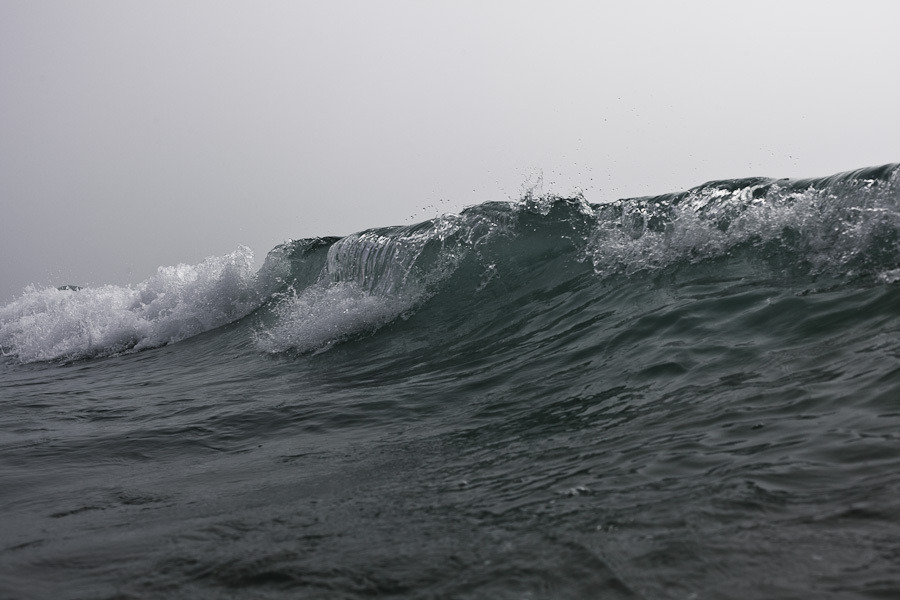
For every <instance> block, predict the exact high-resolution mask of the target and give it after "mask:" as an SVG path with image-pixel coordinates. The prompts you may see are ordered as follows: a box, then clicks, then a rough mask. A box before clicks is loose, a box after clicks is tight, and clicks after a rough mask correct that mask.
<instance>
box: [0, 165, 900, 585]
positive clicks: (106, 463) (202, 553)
mask: <svg viewBox="0 0 900 600" xmlns="http://www.w3.org/2000/svg"><path fill="white" fill-rule="evenodd" d="M251 265H252V255H251V254H250V252H249V250H247V249H245V248H241V249H239V250H238V251H236V252H235V253H233V254H230V255H227V256H224V257H218V258H210V259H207V260H206V261H204V262H203V263H201V264H200V265H196V266H187V265H179V266H177V267H170V268H161V269H160V270H159V272H158V273H157V274H156V275H155V276H154V277H152V278H150V279H148V280H147V281H145V282H143V283H141V284H138V285H136V286H128V287H117V286H102V287H93V288H92V287H85V288H81V289H28V290H26V291H25V292H24V293H23V294H22V296H21V297H19V298H18V299H17V300H15V301H14V302H12V303H10V304H7V305H6V306H4V307H2V308H0V347H2V349H3V353H4V355H5V358H3V359H0V398H2V400H3V406H4V411H3V416H2V417H0V418H2V427H3V430H4V431H7V432H9V435H8V436H4V438H3V439H0V457H3V458H2V463H0V468H2V469H3V472H4V474H5V478H6V480H7V481H10V482H13V483H14V484H15V485H10V486H7V491H5V492H0V501H2V502H3V504H2V506H3V507H4V511H5V514H6V515H7V517H8V521H7V522H8V523H9V527H7V530H8V531H6V533H5V534H4V535H5V538H6V540H5V541H4V544H3V546H2V548H0V562H2V564H4V565H7V566H8V567H9V568H8V569H7V572H8V575H4V576H3V577H2V578H0V588H3V589H8V590H10V591H9V594H8V595H11V596H13V597H17V596H22V597H66V596H65V595H66V594H67V593H68V594H70V596H72V597H75V596H79V597H80V596H91V597H94V596H96V597H106V596H115V595H118V596H124V597H128V596H135V597H142V596H164V597H176V598H177V597H185V598H188V597H190V598H195V597H232V596H234V595H246V596H248V597H251V596H252V597H298V596H302V597H313V598H319V597H321V598H329V597H342V598H363V597H371V596H373V595H382V596H394V597H404V598H406V597H409V598H425V597H447V598H482V597H496V598H521V597H535V598H537V597H548V598H551V597H552V598H594V597H610V598H644V597H646V598H684V597H692V596H696V597H705V596H711V597H722V598H731V597H740V598H770V597H797V598H828V597H834V598H869V597H893V596H895V595H897V594H900V578H898V575H897V557H898V556H900V554H898V552H900V546H898V544H897V540H898V539H900V519H898V517H897V515H898V514H900V510H898V509H900V504H898V500H897V499H898V498H900V454H898V452H897V449H898V447H900V446H898V441H900V440H898V438H897V431H898V428H900V413H898V410H897V399H898V398H900V287H898V281H900V166H898V165H886V166H882V167H876V168H869V169H860V170H857V171H853V172H848V173H842V174H838V175H834V176H832V177H827V178H820V179H808V180H774V179H762V178H752V179H739V180H728V181H716V182H710V183H707V184H704V185H701V186H698V187H696V188H693V189H691V190H687V191H684V192H679V193H673V194H666V195H662V196H654V197H643V198H632V199H623V200H619V201H616V202H612V203H607V204H599V205H598V204H590V203H588V202H586V201H585V200H584V199H583V198H578V197H576V198H559V197H552V196H547V197H534V196H532V195H526V196H525V197H524V198H522V199H521V200H520V201H518V202H488V203H485V204H481V205H478V206H474V207H471V208H468V209H466V210H464V211H462V212H461V213H460V214H458V215H445V216H442V217H439V218H436V219H432V220H429V221H425V222H423V223H419V224H415V225H410V226H402V227H385V228H378V229H371V230H367V231H363V232H359V233H356V234H353V235H350V236H347V237H343V238H335V237H323V238H311V239H303V240H293V241H290V242H287V243H285V244H282V245H280V246H278V247H276V248H275V249H273V250H272V251H271V252H269V254H268V256H267V257H266V260H265V263H264V264H263V266H262V268H261V269H259V271H257V272H255V273H254V272H253V269H252V268H251ZM36 582H37V583H36ZM70 590H78V591H77V593H76V592H70Z"/></svg>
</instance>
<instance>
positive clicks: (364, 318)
mask: <svg viewBox="0 0 900 600" xmlns="http://www.w3.org/2000/svg"><path fill="white" fill-rule="evenodd" d="M416 300H417V298H416V297H411V298H405V297H402V296H380V295H377V294H373V293H371V292H368V291H366V290H363V289H361V288H360V287H359V286H358V285H356V284H354V283H346V282H345V283H332V284H320V285H313V286H310V287H308V288H306V289H304V290H303V291H302V292H300V293H299V294H296V293H293V292H292V293H290V294H288V295H287V296H286V297H285V298H284V299H283V301H282V302H281V303H279V304H278V305H277V306H276V307H275V309H274V312H275V316H276V319H277V320H276V322H275V324H274V325H273V326H272V327H269V328H266V329H261V330H259V331H257V332H256V333H255V334H254V337H255V340H256V344H257V346H258V347H259V348H260V349H261V350H263V351H265V352H272V353H278V352H285V351H287V350H295V351H298V352H312V351H323V350H327V349H328V348H330V347H331V346H333V345H334V344H336V343H338V342H341V341H344V340H347V339H349V338H352V337H357V336H360V335H364V334H366V333H371V332H373V331H375V330H377V329H379V328H380V327H382V326H383V325H386V324H387V323H389V322H391V321H393V320H394V319H396V318H397V317H399V316H400V315H402V314H403V313H404V312H406V311H407V310H409V309H411V308H412V307H413V305H414V304H415V302H416Z"/></svg>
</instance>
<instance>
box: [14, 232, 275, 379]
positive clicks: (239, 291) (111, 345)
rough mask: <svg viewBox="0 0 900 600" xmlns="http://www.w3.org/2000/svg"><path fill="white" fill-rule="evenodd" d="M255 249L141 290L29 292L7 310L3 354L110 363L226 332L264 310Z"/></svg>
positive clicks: (173, 271)
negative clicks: (214, 331) (211, 332)
mask: <svg viewBox="0 0 900 600" xmlns="http://www.w3.org/2000/svg"><path fill="white" fill-rule="evenodd" d="M252 267H253V253H252V251H251V250H250V249H249V248H247V247H244V246H242V247H240V248H239V249H238V250H237V251H235V252H232V253H231V254H228V255H225V256H221V257H210V258H207V259H206V260H204V261H203V262H202V263H200V264H198V265H185V264H180V265H177V266H173V267H160V268H159V270H158V271H157V273H156V275H154V276H153V277H151V278H149V279H147V280H146V281H144V282H142V283H140V284H138V285H135V286H114V285H104V286H100V287H86V288H82V289H80V290H77V291H76V290H71V289H69V290H60V289H56V288H46V289H38V288H35V287H29V288H27V289H26V290H25V292H24V293H23V294H22V296H20V297H19V298H18V299H16V300H14V301H13V302H11V303H9V304H7V305H6V306H3V307H0V348H2V351H3V353H4V354H5V355H7V356H15V357H17V358H18V359H19V360H20V361H22V362H33V361H47V360H59V359H62V360H71V359H77V358H84V357H89V356H106V355H111V354H116V353H119V352H125V351H130V350H131V351H136V350H141V349H144V348H150V347H154V346H161V345H165V344H169V343H172V342H177V341H179V340H182V339H185V338H187V337H190V336H193V335H196V334H198V333H202V332H204V331H207V330H210V329H213V328H215V327H219V326H221V325H224V324H226V323H229V322H231V321H234V320H237V319H239V318H241V317H243V316H244V315H246V314H248V313H249V312H250V311H252V310H253V309H254V308H256V307H257V306H259V304H260V302H261V298H260V294H259V293H258V292H257V290H256V287H255V277H254V274H253V269H252Z"/></svg>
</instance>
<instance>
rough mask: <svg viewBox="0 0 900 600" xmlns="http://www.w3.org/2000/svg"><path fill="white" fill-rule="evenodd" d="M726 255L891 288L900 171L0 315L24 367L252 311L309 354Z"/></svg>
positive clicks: (274, 267)
mask: <svg viewBox="0 0 900 600" xmlns="http://www.w3.org/2000/svg"><path fill="white" fill-rule="evenodd" d="M735 256H744V257H749V258H752V259H753V260H756V261H762V262H764V263H768V264H770V265H772V267H773V268H774V269H775V270H776V271H777V270H780V271H782V272H784V273H789V274H803V275H812V276H820V275H827V276H829V277H832V278H834V279H837V280H838V281H852V280H856V279H859V278H865V279H867V280H868V281H871V282H873V283H876V284H877V283H891V282H894V281H897V280H900V275H898V273H900V165H897V164H892V165H885V166H882V167H873V168H868V169H860V170H857V171H851V172H847V173H841V174H837V175H833V176H831V177H826V178H820V179H805V180H789V179H781V180H775V179H765V178H750V179H734V180H722V181H713V182H709V183H706V184H703V185H701V186H698V187H695V188H692V189H690V190H687V191H684V192H678V193H673V194H665V195H661V196H654V197H642V198H630V199H623V200H618V201H615V202H609V203H604V204H589V203H588V202H587V201H586V200H585V199H584V198H582V197H575V198H561V197H557V196H553V195H546V196H540V197H536V196H534V195H533V194H531V193H528V194H526V195H525V196H524V197H523V198H521V199H520V200H518V201H516V202H486V203H483V204H480V205H477V206H473V207H469V208H467V209H465V210H463V211H462V212H460V213H459V214H454V215H444V216H441V217H437V218H435V219H431V220H428V221H424V222H422V223H418V224H414V225H409V226H403V227H401V226H397V227H384V228H378V229H370V230H366V231H362V232H359V233H355V234H352V235H349V236H346V237H343V238H336V237H328V238H310V239H302V240H290V241H288V242H286V243H284V244H281V245H279V246H277V247H276V248H274V249H273V250H272V251H270V252H269V254H268V255H267V257H266V260H265V263H264V264H263V266H262V268H261V269H260V270H259V271H258V272H257V273H253V272H252V268H251V265H252V253H251V252H250V250H249V249H247V248H244V247H242V248H240V249H239V250H238V251H237V252H235V253H232V254H230V255H227V256H225V257H214V258H209V259H207V260H206V261H204V262H203V263H201V264H200V265H196V266H188V265H178V266H176V267H165V268H160V269H159V272H158V273H157V275H156V276H154V277H152V278H150V279H148V280H147V281H145V282H143V283H141V284H139V285H137V286H134V287H118V286H102V287H96V288H85V289H82V290H80V291H75V290H71V289H69V290H59V289H43V290H39V289H34V288H30V289H28V290H26V291H25V293H24V294H23V295H22V297H21V298H19V299H18V300H16V301H14V302H12V303H10V304H8V305H6V306H4V307H2V308H0V347H2V350H3V352H4V354H6V355H10V356H14V357H16V358H18V359H19V360H20V361H25V362H28V361H39V360H59V359H63V360H67V359H76V358H85V357H90V356H103V355H109V354H115V353H118V352H124V351H134V350H141V349H144V348H149V347H153V346H160V345H164V344H169V343H172V342H176V341H179V340H182V339H185V338H187V337H190V336H193V335H196V334H198V333H201V332H204V331H207V330H209V329H212V328H215V327H218V326H221V325H224V324H226V323H230V322H233V321H236V320H238V319H241V318H242V317H245V316H246V315H248V314H250V313H251V312H254V311H256V309H258V308H260V307H262V310H260V311H259V312H258V313H257V315H258V317H257V318H254V320H253V322H252V323H251V322H248V324H247V326H248V329H249V330H250V333H249V335H251V336H252V337H253V339H254V340H255V342H256V346H257V348H258V349H259V350H261V351H264V352H267V353H279V352H285V351H299V352H301V353H305V352H313V351H320V350H324V349H328V348H330V347H332V346H333V345H334V344H335V343H337V342H341V341H345V340H348V339H352V338H355V337H359V336H363V335H368V334H371V333H372V332H374V331H376V330H378V329H380V328H382V327H384V326H385V325H387V324H389V323H392V322H394V321H396V320H397V319H398V318H401V317H409V316H410V315H412V314H413V313H415V312H416V311H417V310H419V309H420V308H421V307H422V306H423V305H425V304H426V303H435V302H436V303H438V304H441V306H443V307H444V308H443V309H442V310H443V311H445V312H452V311H454V310H455V309H454V306H462V305H465V306H467V307H468V308H466V309H465V310H472V309H473V306H474V305H475V304H477V302H476V300H477V299H478V298H479V297H482V296H480V294H482V293H484V292H485V291H486V290H488V291H490V293H491V294H493V296H494V297H496V295H498V294H499V295H501V296H502V295H503V294H504V293H506V291H508V290H511V289H513V288H515V287H516V286H517V285H520V283H521V282H523V281H529V282H530V283H529V285H532V286H537V287H541V286H544V287H547V288H549V287H552V286H554V285H558V284H560V282H561V281H562V280H560V279H559V276H562V275H564V274H563V273H562V271H565V269H567V268H569V267H567V266H566V265H572V264H576V263H577V264H579V265H582V266H583V265H589V266H590V268H591V269H592V271H593V273H594V276H595V277H596V278H597V280H599V281H602V280H605V279H607V278H609V277H623V276H624V277H629V276H633V275H635V274H638V273H653V272H659V271H663V270H666V269H671V268H676V269H677V268H679V267H680V266H682V265H685V264H696V263H702V262H704V261H709V260H718V259H721V258H723V257H724V258H727V257H735ZM560 257H561V258H562V259H563V262H559V261H558V260H557V259H558V258H560ZM566 261H568V262H566ZM554 278H556V279H554ZM435 296H441V298H435ZM472 299H475V300H472ZM473 303H474V304H473ZM479 310H491V308H490V306H488V305H486V304H485V305H483V306H481V307H480V309H479Z"/></svg>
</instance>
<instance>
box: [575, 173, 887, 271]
mask: <svg viewBox="0 0 900 600" xmlns="http://www.w3.org/2000/svg"><path fill="white" fill-rule="evenodd" d="M889 167H890V166H889ZM877 174H878V175H880V176H878V177H876V176H874V175H873V176H867V175H869V174H868V173H866V172H859V173H848V174H843V175H839V176H834V177H831V178H827V179H820V180H801V181H789V180H779V181H776V180H768V179H747V180H732V181H721V182H712V183H709V184H706V185H703V186H700V187H697V188H694V189H692V190H689V191H687V192H684V193H681V194H669V195H665V196H657V197H654V198H635V199H629V200H620V201H618V202H614V203H610V204H606V205H595V206H594V211H595V214H596V226H595V228H594V231H593V232H592V234H591V235H590V236H589V239H588V240H587V245H586V248H585V254H586V256H587V257H588V258H589V259H590V260H591V261H592V262H593V265H594V269H595V271H596V272H597V273H598V274H600V275H604V276H605V275H613V274H616V273H624V274H631V273H635V272H638V271H645V270H654V269H659V268H663V267H666V266H669V265H672V264H675V263H678V262H684V261H691V262H696V261H699V260H705V259H709V258H715V257H718V256H724V255H727V254H729V253H730V252H732V251H734V250H736V249H737V248H739V247H742V246H748V245H750V246H755V247H757V248H760V249H762V250H763V253H764V254H765V253H767V252H768V253H771V252H778V251H780V252H786V253H789V254H790V255H791V257H792V258H793V259H794V261H795V262H796V263H802V264H804V265H806V266H808V268H809V269H810V270H811V271H812V272H814V273H819V272H829V273H832V274H835V275H840V276H845V275H846V276H854V275H858V274H870V275H878V274H879V272H880V271H882V270H890V269H895V268H896V267H897V265H898V264H900V243H898V233H900V170H898V169H897V168H896V167H894V168H893V169H889V168H888V167H883V168H880V170H878V173H877Z"/></svg>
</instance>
